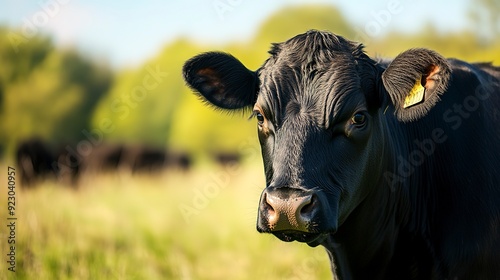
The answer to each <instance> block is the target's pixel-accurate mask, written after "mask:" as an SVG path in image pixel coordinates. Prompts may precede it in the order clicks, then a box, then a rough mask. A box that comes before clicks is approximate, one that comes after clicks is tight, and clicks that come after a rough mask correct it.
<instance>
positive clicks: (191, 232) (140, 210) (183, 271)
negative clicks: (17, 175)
mask: <svg viewBox="0 0 500 280" xmlns="http://www.w3.org/2000/svg"><path fill="white" fill-rule="evenodd" d="M2 167H3V168H2V170H7V166H5V165H2ZM5 173H6V172H5ZM263 177H264V176H263V172H262V167H261V166H260V165H255V166H253V165H252V166H248V164H247V165H245V166H241V167H237V168H230V167H225V168H224V167H218V168H215V167H213V166H212V167H198V168H196V169H194V170H192V171H190V172H188V173H182V172H168V171H167V172H164V173H161V174H157V175H154V176H133V175H130V174H123V173H121V174H119V173H111V174H102V175H96V176H87V177H85V180H84V181H82V182H81V183H80V186H79V188H78V189H77V190H75V189H71V188H69V187H65V186H61V185H59V184H57V183H56V182H52V181H46V182H44V183H42V184H41V185H39V186H38V187H37V188H35V189H30V190H22V189H20V188H17V189H16V201H17V204H16V217H17V221H16V225H17V227H16V272H10V271H8V269H7V268H8V264H7V262H6V260H7V256H6V254H7V250H8V249H9V247H8V244H7V242H6V241H7V235H8V234H7V230H6V228H7V227H6V226H5V225H4V226H2V228H1V230H0V234H1V236H0V237H1V240H2V241H1V242H0V244H1V249H0V250H1V252H2V259H3V260H2V262H1V265H0V269H1V273H0V278H2V279H329V278H331V273H330V268H329V262H328V257H327V254H326V252H325V251H324V249H323V248H322V247H316V248H310V247H308V246H307V245H305V244H299V243H296V242H295V243H284V242H281V241H279V240H278V239H277V238H275V237H274V236H271V235H262V234H259V233H257V231H256V230H255V220H256V211H257V205H258V199H259V195H260V192H261V190H262V187H263V186H264V178H263ZM2 178H6V177H3V176H2ZM3 180H4V182H2V183H5V181H6V179H3ZM6 194H7V190H6V188H3V191H2V194H1V196H0V197H1V205H2V208H4V209H3V210H2V211H1V212H0V219H1V220H2V222H3V223H2V224H6V223H7V215H6V211H5V209H6V207H7V202H6ZM183 211H184V212H183Z"/></svg>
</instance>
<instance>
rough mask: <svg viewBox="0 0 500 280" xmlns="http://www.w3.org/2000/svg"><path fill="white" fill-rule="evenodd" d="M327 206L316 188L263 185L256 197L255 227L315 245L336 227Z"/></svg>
mask: <svg viewBox="0 0 500 280" xmlns="http://www.w3.org/2000/svg"><path fill="white" fill-rule="evenodd" d="M328 209H329V207H328V201H327V200H326V196H325V195H324V194H323V193H322V192H320V191H316V190H301V189H296V188H287V187H283V188H276V187H267V188H266V189H265V190H264V191H263V192H262V195H261V198H260V205H259V214H258V218H257V230H258V231H259V232H267V233H272V234H274V235H275V236H276V237H278V238H279V239H281V240H283V241H294V240H296V241H299V242H305V243H308V244H309V245H311V246H316V245H318V244H319V242H320V241H321V240H322V239H323V238H324V237H325V235H327V234H329V233H332V232H334V231H335V230H336V226H335V225H336V217H332V216H331V215H329V211H328Z"/></svg>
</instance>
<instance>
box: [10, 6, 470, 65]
mask: <svg viewBox="0 0 500 280" xmlns="http://www.w3.org/2000/svg"><path fill="white" fill-rule="evenodd" d="M308 3H327V4H332V5H335V6H336V7H338V8H339V9H340V10H341V11H342V13H343V14H344V15H345V17H346V18H347V19H348V20H349V21H350V22H351V23H352V24H353V25H354V27H356V28H359V29H364V28H366V27H367V25H369V24H370V23H373V22H377V20H378V21H379V22H378V24H379V27H380V31H379V32H377V35H383V34H384V33H385V32H387V31H390V30H400V31H404V32H415V31H418V30H419V29H420V28H422V27H423V26H424V25H425V24H427V23H429V22H430V23H432V24H434V25H435V26H436V27H437V28H438V29H439V30H442V31H448V30H460V29H464V28H466V27H467V8H469V7H470V6H469V5H470V0H457V1H436V0H432V1H430V0H417V1H412V0H376V1H354V0H334V1H332V0H330V1H327V0H315V1H314V0H313V1H304V0H288V1H286V0H276V1H264V0H252V1H251V0H187V1H158V0H149V1H130V0H122V1H102V0H101V1H97V0H87V1H81V0H36V1H27V0H21V1H19V0H0V7H1V8H0V25H7V26H10V27H14V28H18V30H19V31H18V32H21V30H23V28H25V29H26V28H28V29H27V30H28V31H30V30H34V32H36V33H46V34H50V35H51V36H52V37H53V38H54V42H55V43H56V44H58V45H61V46H67V45H69V46H76V47H77V48H78V49H80V50H83V51H84V52H88V53H91V54H92V55H94V56H97V57H99V58H102V59H105V60H108V61H109V62H110V63H111V64H112V65H114V66H116V67H121V66H131V65H138V64H140V63H142V62H143V61H144V60H146V59H148V58H150V57H152V56H154V55H155V54H156V53H157V52H158V51H159V50H160V49H161V48H163V46H164V45H165V44H167V43H168V42H170V41H172V40H175V39H176V38H178V37H179V36H184V37H188V38H192V39H193V40H197V41H200V42H207V43H217V44H222V43H225V42H229V41H235V40H237V41H245V40H247V39H248V38H250V37H251V36H252V35H254V33H255V31H256V29H257V28H258V27H259V25H260V23H261V22H262V21H263V20H265V19H266V18H267V17H268V16H269V15H271V14H272V13H274V12H276V11H277V10H279V9H280V8H283V7H284V6H287V5H299V4H308ZM382 11H389V12H390V11H393V12H394V13H390V19H389V20H388V21H387V22H383V21H382V22H381V18H380V15H381V13H382V14H383V13H384V12H382ZM377 17H378V18H377ZM30 24H31V27H32V29H29V26H30ZM332 31H334V30H332Z"/></svg>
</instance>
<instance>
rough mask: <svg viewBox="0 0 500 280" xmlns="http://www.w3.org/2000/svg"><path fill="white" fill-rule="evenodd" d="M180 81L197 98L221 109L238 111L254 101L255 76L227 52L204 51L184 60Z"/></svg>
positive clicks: (255, 95)
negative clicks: (196, 94)
mask: <svg viewBox="0 0 500 280" xmlns="http://www.w3.org/2000/svg"><path fill="white" fill-rule="evenodd" d="M183 75H184V80H186V82H187V84H188V85H189V86H190V87H191V88H192V89H193V90H195V91H196V92H198V93H199V94H200V96H201V97H202V98H203V99H204V100H206V101H208V102H209V103H211V104H213V105H215V106H216V107H218V108H222V109H229V110H233V109H242V108H245V107H248V106H252V105H253V104H254V103H255V101H256V99H257V90H258V88H257V87H258V79H257V74H256V73H255V72H253V71H250V70H248V69H247V68H246V67H245V66H244V65H243V64H242V63H241V62H240V61H239V60H238V59H236V58H235V57H233V56H232V55H230V54H227V53H220V52H208V53H204V54H200V55H198V56H195V57H193V58H191V59H190V60H188V61H187V62H186V63H185V64H184V67H183Z"/></svg>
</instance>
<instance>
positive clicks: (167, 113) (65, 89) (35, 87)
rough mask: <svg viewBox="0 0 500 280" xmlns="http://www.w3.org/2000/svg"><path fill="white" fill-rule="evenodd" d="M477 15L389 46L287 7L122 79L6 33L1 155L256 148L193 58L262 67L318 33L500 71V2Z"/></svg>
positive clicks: (323, 9) (388, 38)
mask: <svg viewBox="0 0 500 280" xmlns="http://www.w3.org/2000/svg"><path fill="white" fill-rule="evenodd" d="M474 7H475V8H474V9H472V10H471V14H470V15H469V21H470V23H471V24H470V26H471V28H470V29H468V30H463V31H461V32H459V33H442V32H439V31H437V29H435V28H434V27H433V26H431V25H427V26H426V27H424V28H423V29H421V30H420V32H418V33H417V34H402V33H397V32H392V33H389V34H387V35H385V36H383V37H382V38H378V37H376V38H375V37H374V38H372V37H369V36H367V35H366V34H359V32H360V29H359V28H357V29H356V28H353V25H352V24H351V23H349V22H348V21H347V19H346V18H345V17H344V16H343V15H342V14H341V13H340V11H339V10H337V9H336V8H335V7H332V6H318V5H313V6H295V7H289V8H285V9H283V10H281V11H279V12H278V13H276V14H274V15H272V16H271V17H270V18H268V19H267V20H266V21H265V22H263V23H262V25H261V26H260V28H259V29H258V31H257V32H256V34H255V35H254V36H253V38H251V39H249V40H248V41H247V42H234V43H231V44H227V45H202V44H199V43H197V42H193V41H190V40H188V39H185V38H179V39H178V40H176V41H174V42H171V43H170V44H168V45H167V46H165V47H164V49H163V50H162V51H161V52H160V53H159V54H158V55H157V56H156V57H153V58H151V59H150V60H148V61H146V62H145V63H144V64H143V65H142V66H141V67H138V68H136V69H121V70H119V71H116V72H115V71H112V70H111V69H110V67H109V66H107V65H103V64H101V63H99V62H98V61H96V60H94V59H92V58H89V57H86V56H84V55H82V54H80V53H78V52H76V51H75V50H72V49H59V48H56V47H55V46H54V44H53V43H52V41H51V40H50V38H47V37H44V36H36V37H33V38H31V39H30V40H29V41H27V42H25V43H23V44H21V45H19V47H18V48H17V49H14V48H13V47H12V45H11V41H10V38H9V34H12V32H13V30H9V29H6V28H3V29H0V59H1V61H2V65H1V67H0V119H1V122H0V126H1V127H0V131H1V133H0V152H1V153H2V154H4V155H7V156H9V155H12V153H13V151H14V150H15V147H16V145H17V143H19V142H20V141H22V140H24V139H28V138H32V137H39V138H41V139H43V140H45V141H47V142H48V143H51V145H53V146H54V147H55V146H57V145H67V144H70V145H71V144H73V145H74V144H76V143H77V142H78V141H80V140H82V139H87V140H88V139H89V138H91V140H94V142H101V141H107V142H115V143H134V144H137V143H140V144H148V145H152V146H157V147H169V148H171V149H177V150H184V151H187V152H190V153H192V154H194V155H200V154H202V153H204V152H207V151H208V152H215V151H228V152H238V151H239V150H240V149H241V145H242V143H255V145H257V143H258V141H257V139H256V133H255V123H254V121H246V119H247V118H248V116H249V114H248V112H239V113H236V114H228V113H224V112H220V111H214V110H212V109H211V108H208V106H206V105H204V104H202V103H201V102H199V100H198V98H197V97H196V96H195V95H193V94H192V93H191V90H190V89H188V88H187V87H186V86H185V84H184V81H183V79H182V73H181V69H182V65H183V63H184V62H185V61H186V60H187V59H189V58H190V57H192V56H194V55H196V54H198V53H200V52H205V51H210V50H220V51H225V52H230V53H232V54H233V55H235V56H236V57H238V58H240V59H241V60H242V62H243V63H244V64H245V65H247V67H249V68H250V69H257V68H258V67H259V66H260V64H261V63H263V61H264V60H265V59H266V58H267V57H268V54H267V51H268V49H269V47H270V45H271V43H272V42H281V41H284V40H286V39H288V38H290V37H292V36H294V35H296V34H298V33H302V32H305V31H306V30H308V29H319V30H330V31H332V32H334V33H336V34H339V35H342V36H344V37H346V38H348V39H351V40H361V41H362V43H365V44H366V46H367V48H366V50H367V52H368V54H369V55H371V56H372V57H374V56H380V57H394V56H395V55H397V54H398V53H400V52H402V51H404V50H406V49H408V48H412V47H427V48H431V49H434V50H436V51H438V52H440V53H441V54H443V55H444V56H446V57H457V58H460V59H464V60H468V61H472V62H474V61H492V62H494V63H495V64H497V65H498V64H500V52H499V50H500V39H499V36H498V35H499V34H500V30H499V27H498V26H499V24H498V14H499V12H500V8H499V5H498V1H494V0H480V1H478V2H477V4H475V6H474ZM478 30H489V32H487V33H486V34H485V33H484V32H478ZM14 31H15V30H14ZM360 35H361V36H360ZM362 38H364V39H365V40H362ZM242 116H243V117H242ZM97 140H98V141H97Z"/></svg>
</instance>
